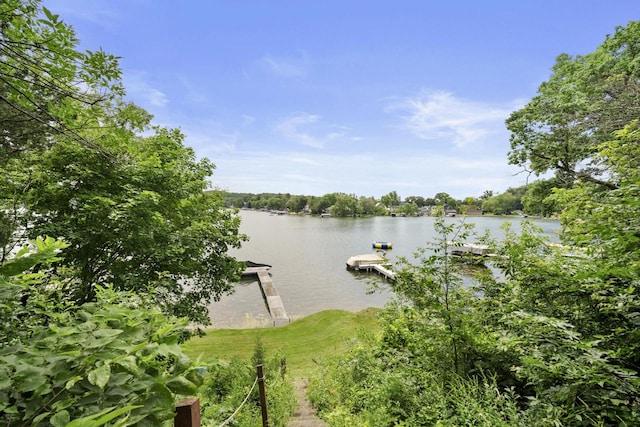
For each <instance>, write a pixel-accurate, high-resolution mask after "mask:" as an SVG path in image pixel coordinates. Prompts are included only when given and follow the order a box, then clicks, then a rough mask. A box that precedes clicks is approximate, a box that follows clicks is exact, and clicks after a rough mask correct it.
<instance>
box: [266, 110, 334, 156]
mask: <svg viewBox="0 0 640 427" xmlns="http://www.w3.org/2000/svg"><path fill="white" fill-rule="evenodd" d="M319 119H320V116H317V115H315V114H308V113H298V114H296V115H294V116H291V117H288V118H286V119H284V120H282V121H281V122H280V123H278V124H277V125H276V127H275V130H276V132H278V133H279V134H280V135H282V136H284V137H286V138H288V139H290V140H292V141H295V142H297V143H299V144H302V145H306V146H307V147H313V148H322V147H323V146H324V144H323V143H322V141H320V140H318V139H317V138H316V137H314V136H312V135H310V134H309V133H308V132H307V131H305V130H303V129H301V128H304V127H308V126H309V125H313V124H315V123H317V122H318V120H319Z"/></svg>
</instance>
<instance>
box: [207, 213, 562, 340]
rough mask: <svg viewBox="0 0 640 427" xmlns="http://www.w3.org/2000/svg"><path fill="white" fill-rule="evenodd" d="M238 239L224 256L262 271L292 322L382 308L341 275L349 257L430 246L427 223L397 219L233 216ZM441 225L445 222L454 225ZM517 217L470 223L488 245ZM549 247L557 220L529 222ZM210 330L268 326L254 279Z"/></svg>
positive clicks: (382, 295)
mask: <svg viewBox="0 0 640 427" xmlns="http://www.w3.org/2000/svg"><path fill="white" fill-rule="evenodd" d="M240 217H241V218H242V224H241V226H240V232H241V233H244V234H246V235H247V236H249V241H248V242H245V243H244V245H243V247H242V248H241V249H239V250H233V251H232V252H231V254H232V255H233V256H235V257H236V258H237V259H239V260H251V261H255V262H260V263H265V264H270V265H272V266H273V267H272V268H271V270H270V272H271V277H272V278H273V282H274V284H275V285H276V287H277V288H278V291H279V292H280V296H281V298H282V302H283V304H284V307H285V309H286V311H287V314H288V315H289V317H291V319H292V320H295V319H297V318H300V317H302V316H306V315H309V314H313V313H316V312H318V311H322V310H327V309H344V310H350V311H358V310H362V309H364V308H367V307H382V306H384V304H385V303H387V302H388V301H389V300H390V299H391V298H392V295H391V294H390V293H389V292H376V293H373V294H372V293H370V292H369V290H370V286H369V281H370V279H371V278H372V277H371V276H370V275H369V274H366V273H360V272H352V271H349V270H347V269H346V261H347V259H348V258H349V257H351V256H353V255H359V254H365V253H370V252H373V249H372V248H371V242H373V241H376V240H382V241H390V242H393V250H390V251H387V257H388V258H389V260H390V261H391V262H394V261H395V260H396V258H397V257H399V256H403V257H408V258H412V254H413V252H414V251H415V250H416V249H417V248H419V247H425V246H426V245H427V243H428V242H430V241H434V240H436V236H435V233H434V231H433V220H434V218H432V217H417V218H402V217H373V218H319V217H311V216H302V215H272V214H269V213H267V212H257V211H245V210H243V211H240ZM460 220H461V218H459V217H458V218H448V219H447V221H450V222H455V221H458V222H459V221H460ZM521 221H522V220H521V219H519V218H495V217H470V218H467V219H466V222H470V223H474V224H475V225H476V230H477V231H479V232H483V231H484V230H485V229H488V230H489V232H490V233H491V235H492V236H493V237H495V238H501V237H502V236H503V235H504V232H503V231H502V230H501V229H500V226H501V225H502V224H503V223H504V222H510V223H512V226H513V228H514V229H515V230H518V229H519V227H520V223H521ZM533 222H534V223H536V225H538V226H539V227H541V228H542V229H543V231H544V233H545V234H548V235H549V236H550V237H551V239H552V240H557V238H556V234H557V232H558V230H559V224H558V222H557V221H544V220H543V221H537V220H534V221H533ZM210 313H211V320H212V323H213V326H214V327H218V328H242V327H258V326H268V325H269V324H270V322H269V313H268V311H267V308H266V307H265V304H264V301H263V299H262V294H261V292H260V286H259V284H258V281H257V278H256V279H255V280H251V279H250V280H245V281H243V282H241V283H239V284H238V286H237V287H236V291H235V293H234V294H232V295H228V296H224V297H223V298H222V300H221V301H219V302H216V303H214V304H212V305H211V307H210Z"/></svg>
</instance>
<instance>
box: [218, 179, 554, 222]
mask: <svg viewBox="0 0 640 427" xmlns="http://www.w3.org/2000/svg"><path fill="white" fill-rule="evenodd" d="M556 187H562V185H560V182H559V181H558V180H557V179H555V178H554V179H549V180H539V181H535V182H533V183H531V184H529V185H524V186H521V187H515V188H509V189H507V190H506V191H505V192H504V193H500V194H498V193H494V192H493V191H490V190H487V191H485V192H484V194H482V195H481V196H480V197H471V196H470V197H466V198H464V199H462V200H458V199H455V198H453V197H451V196H450V195H449V194H447V193H444V192H440V193H437V194H436V195H434V196H433V197H423V196H408V197H406V198H405V199H404V200H403V199H402V198H401V197H400V196H399V195H398V193H397V192H396V191H392V192H390V193H388V194H385V195H384V196H382V197H380V199H376V198H375V197H366V196H357V195H355V194H347V193H329V194H325V195H323V196H307V195H294V194H289V193H259V194H253V193H232V192H223V193H222V194H223V197H224V200H225V204H226V205H227V206H228V207H235V208H248V209H266V210H273V211H287V212H290V213H307V214H314V215H320V214H323V213H329V214H331V215H333V216H376V215H391V214H399V215H405V216H416V215H425V214H429V213H430V212H431V209H432V208H434V207H442V208H443V209H445V210H448V211H456V212H457V213H476V214H477V213H488V214H494V215H509V214H513V213H523V214H526V215H532V216H551V215H554V214H556V213H558V211H559V210H560V209H559V208H558V205H557V203H555V202H554V201H553V199H552V198H551V197H549V196H551V195H552V193H553V188H556Z"/></svg>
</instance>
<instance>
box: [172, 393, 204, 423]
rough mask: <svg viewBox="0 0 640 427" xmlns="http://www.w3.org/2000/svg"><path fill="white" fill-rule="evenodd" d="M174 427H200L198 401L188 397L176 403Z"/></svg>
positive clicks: (195, 398)
mask: <svg viewBox="0 0 640 427" xmlns="http://www.w3.org/2000/svg"><path fill="white" fill-rule="evenodd" d="M173 425H174V427H200V399H198V398H197V397H189V398H187V399H184V400H181V401H180V402H178V403H176V417H175V418H174V420H173Z"/></svg>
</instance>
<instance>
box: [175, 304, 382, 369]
mask: <svg viewBox="0 0 640 427" xmlns="http://www.w3.org/2000/svg"><path fill="white" fill-rule="evenodd" d="M378 313H379V310H377V309H367V310H363V311H360V312H358V313H352V312H349V311H344V310H327V311H322V312H320V313H316V314H313V315H310V316H307V317H304V318H302V319H299V320H296V321H295V322H292V323H290V324H289V325H286V326H281V327H277V328H259V329H214V330H211V331H208V332H207V335H206V336H204V337H202V338H192V339H191V340H189V341H188V342H187V343H185V344H184V345H183V347H184V350H185V353H187V355H189V356H190V357H191V358H193V359H195V358H197V357H198V356H200V360H201V361H202V362H207V361H209V360H213V359H230V358H232V357H234V356H240V357H242V358H243V359H250V358H251V356H252V355H253V351H254V348H255V345H256V340H257V338H258V337H261V340H262V343H263V345H264V347H265V349H266V351H267V355H270V354H271V353H272V352H273V351H275V350H278V351H280V352H281V353H282V354H283V355H284V356H286V358H287V369H288V370H289V372H290V374H291V375H292V376H294V377H304V376H308V375H309V372H310V371H311V370H312V369H313V368H314V366H315V363H314V360H319V359H322V358H323V357H325V356H329V355H334V354H337V353H339V352H342V351H344V350H345V349H347V348H348V347H349V345H350V344H351V343H352V342H353V340H354V339H355V338H357V337H358V333H359V332H360V331H361V330H366V331H370V332H377V331H379V330H380V325H379V323H378V316H377V314H378Z"/></svg>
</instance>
